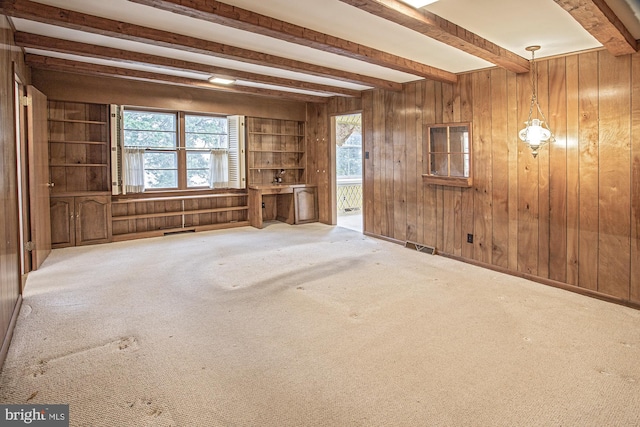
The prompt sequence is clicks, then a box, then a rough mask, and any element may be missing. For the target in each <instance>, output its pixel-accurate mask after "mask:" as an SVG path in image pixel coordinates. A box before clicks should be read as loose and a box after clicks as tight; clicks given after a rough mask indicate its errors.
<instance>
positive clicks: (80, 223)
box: [51, 195, 111, 248]
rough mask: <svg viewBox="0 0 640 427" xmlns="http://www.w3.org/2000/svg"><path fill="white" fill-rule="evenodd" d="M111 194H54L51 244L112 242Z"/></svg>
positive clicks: (55, 245) (56, 246)
mask: <svg viewBox="0 0 640 427" xmlns="http://www.w3.org/2000/svg"><path fill="white" fill-rule="evenodd" d="M110 199H111V197H110V196H109V195H86V196H54V197H51V245H52V247H54V248H64V247H67V246H80V245H91V244H96V243H107V242H110V241H111V201H110Z"/></svg>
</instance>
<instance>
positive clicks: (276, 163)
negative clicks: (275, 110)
mask: <svg viewBox="0 0 640 427" xmlns="http://www.w3.org/2000/svg"><path fill="white" fill-rule="evenodd" d="M246 128H247V161H248V182H249V185H267V184H274V183H276V181H277V180H279V183H280V184H288V185H292V184H304V183H306V178H307V174H306V162H307V159H306V144H305V136H304V122H299V121H294V120H275V119H261V118H256V117H247V120H246Z"/></svg>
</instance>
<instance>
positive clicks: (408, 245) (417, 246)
mask: <svg viewBox="0 0 640 427" xmlns="http://www.w3.org/2000/svg"><path fill="white" fill-rule="evenodd" d="M404 247H405V248H409V249H415V250H416V251H418V252H424V253H425V254H429V255H436V248H434V247H431V246H426V245H421V244H419V243H414V242H406V243H405V244H404Z"/></svg>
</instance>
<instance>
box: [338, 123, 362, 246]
mask: <svg viewBox="0 0 640 427" xmlns="http://www.w3.org/2000/svg"><path fill="white" fill-rule="evenodd" d="M332 135H333V141H334V143H335V149H336V151H335V153H336V155H335V159H336V164H335V166H336V167H335V171H336V176H335V183H336V188H335V194H336V203H335V206H336V219H337V221H336V223H337V225H338V226H339V227H344V228H349V229H351V230H355V231H358V232H360V233H362V231H363V217H362V213H363V209H362V206H363V204H362V114H360V113H355V114H345V115H341V116H334V117H333V120H332Z"/></svg>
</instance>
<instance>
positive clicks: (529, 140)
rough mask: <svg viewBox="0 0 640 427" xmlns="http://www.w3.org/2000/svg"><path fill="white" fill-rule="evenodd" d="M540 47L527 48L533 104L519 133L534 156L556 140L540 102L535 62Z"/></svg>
mask: <svg viewBox="0 0 640 427" xmlns="http://www.w3.org/2000/svg"><path fill="white" fill-rule="evenodd" d="M538 49H540V46H529V47H527V48H526V50H527V51H528V52H531V62H530V67H529V74H530V75H531V105H530V106H529V119H528V120H527V121H526V122H524V124H526V125H527V126H526V127H525V128H524V129H522V130H521V131H520V132H519V133H518V136H520V139H521V140H522V141H523V142H524V143H526V144H527V145H528V146H529V148H531V152H532V154H533V157H534V158H535V157H537V156H538V150H539V149H540V148H542V147H543V146H544V145H545V144H546V143H547V142H553V141H555V137H554V136H553V132H551V129H549V125H548V124H547V123H546V122H547V119H546V118H545V117H544V113H543V112H542V109H541V108H540V104H538V78H537V76H538V64H537V63H536V62H535V52H536V51H537V50H538ZM534 106H535V108H536V114H535V118H534V117H533V116H534V114H533V109H534Z"/></svg>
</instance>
